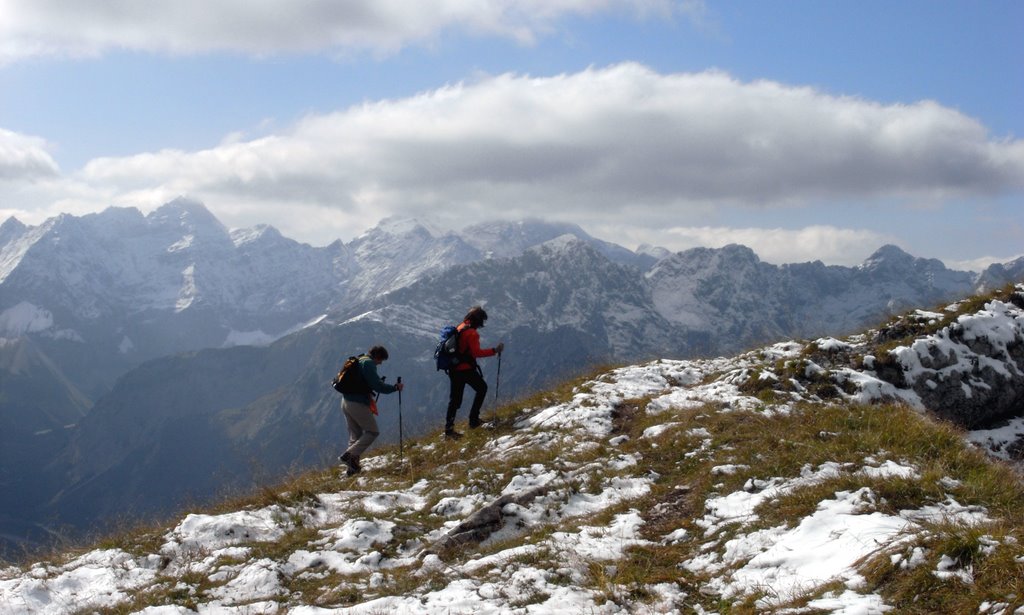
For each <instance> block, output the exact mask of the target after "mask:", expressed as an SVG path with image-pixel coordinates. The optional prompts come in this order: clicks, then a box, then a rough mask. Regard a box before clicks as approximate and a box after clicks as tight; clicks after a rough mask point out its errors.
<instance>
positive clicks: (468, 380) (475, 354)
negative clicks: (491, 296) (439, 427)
mask: <svg viewBox="0 0 1024 615" xmlns="http://www.w3.org/2000/svg"><path fill="white" fill-rule="evenodd" d="M486 320H487V312H485V311H484V309H483V308H482V307H480V306H479V305H477V306H474V307H472V308H470V309H469V312H467V313H466V317H465V318H464V319H463V320H462V324H461V325H459V327H458V329H459V347H458V350H459V354H460V355H461V357H462V359H463V360H462V361H460V362H459V363H458V364H457V365H455V367H453V368H452V369H451V370H449V371H448V380H449V382H450V383H451V389H450V392H449V394H448V416H447V417H446V419H445V423H444V435H445V437H447V438H452V439H458V438H461V437H462V434H461V433H459V432H457V431H455V413H456V412H458V410H459V406H461V405H462V394H463V393H464V392H465V390H466V385H467V384H468V385H469V386H470V388H472V389H473V391H475V392H476V396H475V397H474V398H473V406H472V407H471V408H470V409H469V428H470V429H476V428H477V427H480V425H482V424H483V423H482V421H481V420H480V408H481V407H482V406H483V405H484V398H485V397H486V396H487V383H486V382H484V376H483V372H481V371H480V366H479V365H478V364H477V362H476V360H477V359H479V358H481V357H493V356H494V355H496V354H501V351H502V350H504V349H505V344H503V343H500V342H499V343H498V345H497V346H495V347H494V348H481V347H480V334H479V333H478V332H477V329H479V328H481V327H483V326H484V322H485V321H486Z"/></svg>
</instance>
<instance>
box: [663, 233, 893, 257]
mask: <svg viewBox="0 0 1024 615" xmlns="http://www.w3.org/2000/svg"><path fill="white" fill-rule="evenodd" d="M659 237H660V238H661V239H662V240H663V245H664V246H665V247H668V248H670V249H671V250H674V251H680V250H686V249H689V248H696V247H708V248H720V247H722V246H725V245H728V244H731V243H736V244H740V245H744V246H747V247H749V248H751V249H752V250H753V251H754V252H755V253H757V255H758V257H759V258H760V259H761V260H763V261H765V262H769V263H775V264H783V263H803V262H808V261H816V260H820V261H823V262H825V263H828V264H830V265H857V264H860V263H862V262H863V261H864V260H865V259H866V258H867V257H868V256H870V255H871V253H873V252H874V251H875V250H877V249H878V248H879V247H880V246H883V245H885V244H897V243H899V241H898V239H897V238H895V237H893V236H887V235H884V234H881V233H877V232H875V231H869V230H862V229H846V228H837V227H834V226H821V225H816V226H808V227H805V228H800V229H781V228H725V227H707V226H703V227H675V228H669V229H665V230H664V231H663V232H660V233H659Z"/></svg>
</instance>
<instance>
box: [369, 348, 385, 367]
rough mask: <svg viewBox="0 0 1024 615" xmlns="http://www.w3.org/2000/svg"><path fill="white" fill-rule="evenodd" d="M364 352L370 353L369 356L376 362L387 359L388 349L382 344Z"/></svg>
mask: <svg viewBox="0 0 1024 615" xmlns="http://www.w3.org/2000/svg"><path fill="white" fill-rule="evenodd" d="M366 354H368V355H370V358H371V359H373V360H374V361H376V362H377V363H378V364H380V363H383V362H384V361H387V360H388V349H387V348H385V347H383V346H374V347H373V348H371V349H370V352H368V353H366Z"/></svg>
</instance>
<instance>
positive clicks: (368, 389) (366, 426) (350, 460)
mask: <svg viewBox="0 0 1024 615" xmlns="http://www.w3.org/2000/svg"><path fill="white" fill-rule="evenodd" d="M387 359H388V351H387V350H386V349H385V348H384V347H383V346H374V347H373V348H371V349H370V350H369V352H367V353H366V354H365V355H363V356H361V357H359V373H360V375H361V376H362V381H363V384H364V385H365V386H364V387H360V390H359V391H358V392H354V393H342V394H341V397H342V400H341V410H342V412H344V413H345V422H346V423H347V424H348V448H347V449H345V452H344V453H342V454H341V456H340V457H338V460H339V461H341V462H342V463H344V464H345V465H346V466H348V471H347V474H348V475H349V476H352V475H353V474H356V473H358V472H359V471H360V470H362V468H361V467H360V465H359V458H360V457H361V456H362V454H363V453H364V452H365V451H366V449H368V448H369V447H370V445H371V444H373V441H374V440H376V439H377V436H378V435H380V430H379V429H378V428H377V403H376V400H375V399H374V393H384V394H388V393H394V392H395V391H401V390H402V389H403V388H404V386H405V385H403V384H402V383H401V382H399V383H398V384H387V383H385V382H384V380H383V379H382V378H381V377H380V376H378V375H377V366H378V365H380V364H381V363H383V362H384V361H387Z"/></svg>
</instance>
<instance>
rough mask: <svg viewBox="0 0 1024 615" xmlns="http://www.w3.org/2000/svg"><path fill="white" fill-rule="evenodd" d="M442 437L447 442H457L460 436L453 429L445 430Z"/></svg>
mask: <svg viewBox="0 0 1024 615" xmlns="http://www.w3.org/2000/svg"><path fill="white" fill-rule="evenodd" d="M444 437H445V438H447V439H449V440H458V439H459V438H461V437H462V434H460V433H459V432H457V431H455V430H454V429H446V430H445V432H444Z"/></svg>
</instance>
